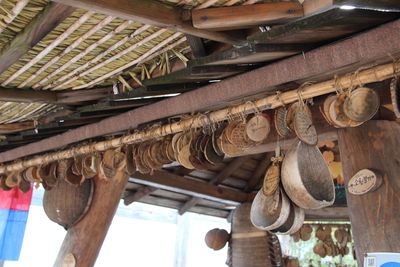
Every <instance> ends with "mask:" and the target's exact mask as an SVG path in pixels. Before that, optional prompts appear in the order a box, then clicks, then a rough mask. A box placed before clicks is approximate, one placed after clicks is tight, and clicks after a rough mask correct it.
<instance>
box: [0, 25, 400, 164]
mask: <svg viewBox="0 0 400 267" xmlns="http://www.w3.org/2000/svg"><path fill="white" fill-rule="evenodd" d="M399 43H400V20H397V21H394V22H392V23H387V24H385V25H382V26H380V27H377V28H375V29H373V30H370V31H368V32H365V33H362V34H359V35H356V36H354V37H351V38H347V39H345V40H343V41H340V42H336V43H333V44H331V45H327V46H324V47H321V48H318V49H314V50H312V51H310V52H307V53H304V55H303V54H301V55H297V56H293V57H290V58H288V59H285V60H281V61H278V62H276V63H273V64H269V65H267V66H264V67H261V68H258V69H256V70H253V71H249V72H246V73H244V74H241V75H237V76H235V77H232V78H230V79H227V80H224V81H221V82H219V83H213V84H210V85H208V86H204V87H202V88H199V89H197V90H193V91H190V92H187V93H185V94H181V95H179V96H176V97H173V98H169V99H166V100H163V101H160V102H157V103H155V104H151V105H147V106H144V107H140V108H137V109H134V110H131V111H128V112H125V113H123V114H120V115H118V116H115V117H112V118H107V119H104V120H102V121H100V122H98V123H94V124H91V125H87V126H83V127H80V128H78V129H74V130H71V131H68V132H66V133H63V134H60V135H57V136H54V137H51V138H47V139H44V140H41V141H39V142H35V143H31V144H29V145H25V146H22V147H19V148H16V149H11V150H9V151H7V152H2V153H0V162H6V161H10V160H14V159H18V158H20V157H24V156H27V155H32V154H36V153H40V152H44V151H48V150H54V149H59V148H61V147H63V146H66V145H69V144H72V143H75V142H79V141H82V140H85V139H88V138H94V137H97V136H103V135H107V134H111V133H115V132H120V131H124V130H127V129H131V128H135V127H137V126H138V125H139V124H144V123H148V122H151V121H154V120H159V119H161V118H166V117H171V116H174V115H178V114H184V113H190V112H192V111H194V110H196V111H201V110H207V109H210V108H211V107H216V106H221V105H222V104H223V103H227V102H229V101H233V100H237V99H246V97H249V96H252V95H256V94H261V93H262V94H265V93H267V92H273V91H275V90H276V88H277V87H278V86H279V85H282V84H287V83H289V82H292V81H299V84H301V83H303V82H304V81H307V80H308V81H310V80H311V81H322V80H326V79H332V78H333V77H334V75H335V74H337V75H341V74H343V73H347V72H349V71H355V70H356V69H358V68H359V67H361V66H363V65H366V64H370V63H372V62H373V63H374V64H378V63H383V62H391V61H392V59H391V58H390V57H388V54H391V55H393V56H397V55H398V54H400V47H399V46H398V44H399ZM365 47H369V49H366V48H365ZM285 143H286V142H285ZM264 152H265V151H264Z"/></svg>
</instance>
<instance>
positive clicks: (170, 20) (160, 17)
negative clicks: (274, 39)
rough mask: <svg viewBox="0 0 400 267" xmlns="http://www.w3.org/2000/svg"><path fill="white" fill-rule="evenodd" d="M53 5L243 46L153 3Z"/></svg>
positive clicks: (84, 0)
mask: <svg viewBox="0 0 400 267" xmlns="http://www.w3.org/2000/svg"><path fill="white" fill-rule="evenodd" d="M56 2H60V3H63V4H66V5H71V6H73V7H76V8H83V9H86V10H92V11H95V12H98V13H102V14H105V15H108V16H115V17H119V18H122V19H127V20H132V21H136V22H140V23H144V24H148V25H153V26H157V27H160V28H167V29H170V30H174V31H178V32H183V33H187V34H191V35H194V36H198V37H202V38H206V39H210V40H214V41H219V42H223V43H229V44H241V43H243V40H240V39H237V38H235V37H232V36H231V35H229V34H227V33H223V32H211V31H206V30H201V29H196V28H194V27H193V26H192V25H191V22H190V21H185V20H183V19H182V17H183V14H182V11H183V10H181V9H178V8H175V7H174V6H172V5H167V4H165V3H162V2H159V1H155V0H113V1H107V0H56Z"/></svg>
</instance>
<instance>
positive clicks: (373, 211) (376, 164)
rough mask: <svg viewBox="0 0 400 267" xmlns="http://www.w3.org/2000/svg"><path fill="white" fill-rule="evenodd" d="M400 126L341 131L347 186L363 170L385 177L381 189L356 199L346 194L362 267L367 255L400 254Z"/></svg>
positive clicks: (378, 124)
mask: <svg viewBox="0 0 400 267" xmlns="http://www.w3.org/2000/svg"><path fill="white" fill-rule="evenodd" d="M399 147H400V124H399V123H397V122H389V121H369V122H367V123H365V124H364V125H362V126H360V127H356V128H346V129H342V130H339V149H340V157H341V158H342V159H343V160H342V164H343V175H344V179H345V184H346V190H347V184H348V182H349V180H350V178H351V177H352V176H353V175H354V174H355V173H357V172H358V171H359V170H361V169H365V168H371V169H376V170H379V171H380V172H381V173H383V174H384V178H383V179H384V182H383V184H382V185H381V187H380V188H378V189H377V190H376V191H374V192H369V193H367V194H365V195H361V196H355V195H352V194H349V193H348V192H347V191H346V197H347V204H348V207H349V214H350V220H351V224H352V230H353V236H354V241H355V245H356V252H357V256H358V264H359V266H362V263H363V255H364V253H366V252H377V251H384V252H399V251H400V243H399V236H400V219H399V218H400V210H399V208H398V207H399V206H400V180H399V179H398V178H399V173H400V150H399Z"/></svg>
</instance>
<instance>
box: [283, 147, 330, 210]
mask: <svg viewBox="0 0 400 267" xmlns="http://www.w3.org/2000/svg"><path fill="white" fill-rule="evenodd" d="M281 175H282V184H283V187H284V188H285V191H286V193H287V194H288V196H289V198H290V199H291V200H292V201H293V202H294V203H295V204H296V205H297V206H299V207H301V208H303V209H320V208H323V207H326V206H330V205H332V204H333V202H334V201H335V187H334V184H333V179H332V177H331V174H330V172H329V168H328V165H327V164H326V162H325V160H324V157H323V156H322V153H321V152H320V151H319V149H318V147H316V146H309V145H307V144H304V143H303V142H299V143H297V144H296V145H295V146H294V147H293V148H292V149H290V150H289V151H288V153H287V154H286V155H285V158H284V160H283V163H282V172H281Z"/></svg>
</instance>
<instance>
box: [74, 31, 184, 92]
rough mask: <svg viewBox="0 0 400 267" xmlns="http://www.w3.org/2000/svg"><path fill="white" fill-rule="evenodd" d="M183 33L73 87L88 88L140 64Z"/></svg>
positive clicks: (172, 36) (174, 35) (178, 33)
mask: <svg viewBox="0 0 400 267" xmlns="http://www.w3.org/2000/svg"><path fill="white" fill-rule="evenodd" d="M160 31H164V30H160ZM160 31H158V32H160ZM158 32H157V33H158ZM181 35H182V34H181V33H180V32H177V33H175V34H173V35H171V36H170V37H168V38H167V39H165V40H163V41H162V42H160V43H159V44H157V45H156V46H154V47H152V48H151V49H150V50H148V51H147V52H146V53H144V54H143V55H141V56H140V57H138V58H136V59H134V60H133V61H131V62H129V63H128V64H125V65H122V66H121V67H119V68H117V69H115V70H113V71H110V72H109V73H107V74H105V75H103V76H100V77H98V78H96V79H94V80H92V81H91V82H89V83H86V84H83V85H79V86H76V87H73V88H72V89H74V90H76V89H82V88H88V87H91V86H94V85H96V84H97V83H100V82H103V81H104V80H105V79H108V78H110V77H112V76H114V75H117V74H118V73H120V72H123V71H124V70H125V69H127V68H130V67H132V66H133V65H136V64H139V63H140V62H142V61H143V60H145V59H146V58H147V57H148V56H150V55H151V54H153V53H155V52H157V50H159V49H161V48H162V47H163V46H165V45H167V44H168V43H169V42H171V41H172V40H174V39H176V38H178V37H179V36H181ZM146 42H147V41H146Z"/></svg>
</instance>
